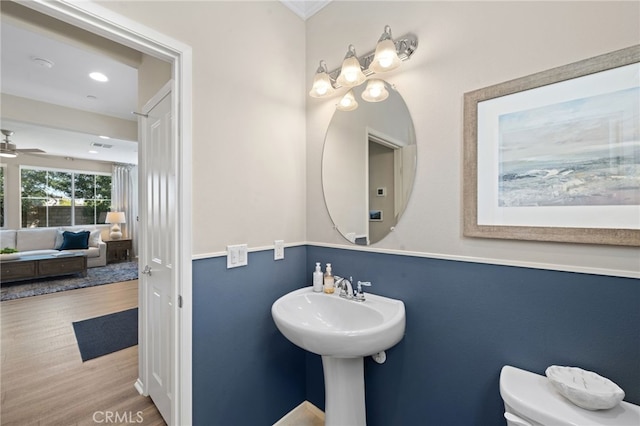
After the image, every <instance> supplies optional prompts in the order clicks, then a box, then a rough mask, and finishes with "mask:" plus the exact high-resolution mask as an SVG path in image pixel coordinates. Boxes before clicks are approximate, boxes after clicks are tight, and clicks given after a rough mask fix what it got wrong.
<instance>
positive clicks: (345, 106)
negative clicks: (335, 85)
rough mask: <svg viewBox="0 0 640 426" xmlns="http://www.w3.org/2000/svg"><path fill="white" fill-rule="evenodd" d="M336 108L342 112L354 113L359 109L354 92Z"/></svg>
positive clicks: (344, 98) (345, 97) (346, 96)
mask: <svg viewBox="0 0 640 426" xmlns="http://www.w3.org/2000/svg"><path fill="white" fill-rule="evenodd" d="M336 108H337V109H339V110H340V111H353V110H354V109H356V108H358V102H357V101H356V98H355V96H353V90H349V91H348V92H347V94H346V95H344V96H343V97H342V99H340V103H339V104H338V105H336Z"/></svg>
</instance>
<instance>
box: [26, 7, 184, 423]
mask: <svg viewBox="0 0 640 426" xmlns="http://www.w3.org/2000/svg"><path fill="white" fill-rule="evenodd" d="M22 4H23V5H25V6H27V7H29V8H32V9H34V10H36V11H38V12H41V13H44V14H46V15H49V16H52V17H54V18H56V19H59V20H61V21H63V22H66V23H68V24H71V25H74V26H77V27H80V28H83V29H85V30H87V31H89V32H92V33H95V34H97V35H100V36H102V37H104V38H107V39H109V40H112V41H114V42H117V43H121V44H123V45H125V46H128V47H130V48H133V49H135V50H138V51H140V52H142V53H145V54H147V55H150V56H153V57H155V58H158V59H162V60H165V61H168V62H171V63H172V74H173V84H172V92H173V99H174V100H175V102H172V105H171V111H172V114H173V117H174V120H175V123H176V125H175V126H174V128H173V130H172V137H173V138H175V141H176V147H177V149H176V151H177V152H176V154H177V156H176V175H175V179H176V199H175V201H176V202H175V212H174V213H175V214H174V215H173V216H172V221H174V226H173V229H174V242H175V246H174V251H175V256H174V259H175V260H174V265H173V276H172V279H173V280H175V283H176V285H175V289H174V294H173V297H174V300H176V301H179V302H178V303H175V304H174V308H173V309H174V311H173V312H174V318H175V321H174V324H173V327H174V331H175V336H176V344H175V348H174V354H173V355H174V356H173V362H172V365H171V370H172V371H173V375H174V377H175V380H174V381H173V383H172V393H173V395H175V398H174V399H173V402H172V404H173V407H172V410H171V418H170V419H167V422H168V424H170V425H181V424H191V423H192V419H191V418H192V385H191V382H192V380H191V377H192V376H191V374H192V373H191V350H192V345H191V329H192V326H191V317H192V304H191V299H192V288H191V284H192V283H191V216H190V211H191V201H192V200H191V174H190V173H189V165H190V164H191V143H192V142H191V107H190V106H191V94H192V88H191V72H192V60H191V48H190V47H189V46H187V45H185V44H183V43H181V42H179V41H177V40H174V39H172V38H170V37H167V36H165V35H163V34H160V33H158V32H157V31H154V30H151V29H149V28H147V27H144V26H143V25H140V24H139V23H136V22H133V21H131V20H130V19H128V18H126V17H123V16H121V15H117V14H115V13H114V12H112V11H110V10H108V9H105V8H103V7H102V6H100V5H98V4H95V3H90V2H86V3H76V4H69V3H66V2H63V1H59V0H52V1H48V2H25V3H22ZM140 143H141V144H144V141H143V140H141V141H140ZM142 179H144V177H142ZM141 208H142V207H141ZM144 226H145V223H140V228H141V229H142V228H144ZM144 238H146V236H145V234H144V233H143V234H141V239H140V244H141V245H143V244H144ZM140 292H141V294H139V299H140V300H143V299H144V298H145V297H146V294H144V292H145V286H144V285H142V286H140ZM143 311H144V309H142V310H141V314H140V317H141V318H142V319H143V321H142V323H141V327H140V333H139V342H140V345H141V346H142V347H146V345H147V342H148V339H149V336H148V335H147V329H146V326H145V324H144V318H146V315H145V313H144V312H143ZM148 364H149V357H148V356H142V355H141V356H140V359H139V375H140V376H139V378H138V380H137V381H136V383H135V386H136V388H137V389H138V391H139V392H140V393H142V394H144V395H146V394H148V388H147V387H148V383H149V378H148V377H145V373H146V372H147V371H148V368H147V367H148Z"/></svg>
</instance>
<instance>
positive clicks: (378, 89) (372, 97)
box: [362, 78, 389, 102]
mask: <svg viewBox="0 0 640 426" xmlns="http://www.w3.org/2000/svg"><path fill="white" fill-rule="evenodd" d="M388 97H389V91H388V90H387V88H386V87H385V85H384V81H382V80H378V79H377V78H374V79H371V80H369V81H368V82H367V88H366V89H364V92H362V99H364V100H365V101H367V102H382V101H384V100H385V99H387V98H388Z"/></svg>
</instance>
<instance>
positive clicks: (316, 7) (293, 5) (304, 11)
mask: <svg viewBox="0 0 640 426" xmlns="http://www.w3.org/2000/svg"><path fill="white" fill-rule="evenodd" d="M280 2H281V3H282V4H284V5H285V6H287V7H288V8H289V9H291V10H292V11H293V12H294V13H295V14H296V15H298V16H299V17H301V18H302V19H304V20H307V19H308V18H311V17H312V16H313V15H315V14H316V13H317V12H318V11H320V9H322V8H323V7H325V6H326V5H328V4H329V3H330V2H331V0H280Z"/></svg>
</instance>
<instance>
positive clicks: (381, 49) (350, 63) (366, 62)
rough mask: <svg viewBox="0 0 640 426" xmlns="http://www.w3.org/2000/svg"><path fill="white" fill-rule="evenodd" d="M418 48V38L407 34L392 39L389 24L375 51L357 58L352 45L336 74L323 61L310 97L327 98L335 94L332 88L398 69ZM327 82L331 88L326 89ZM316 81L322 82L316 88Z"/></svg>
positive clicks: (315, 77) (356, 82)
mask: <svg viewBox="0 0 640 426" xmlns="http://www.w3.org/2000/svg"><path fill="white" fill-rule="evenodd" d="M417 48H418V38H417V37H416V36H415V35H413V34H407V35H405V36H402V37H400V38H397V39H396V40H393V38H392V36H391V27H390V26H389V25H386V26H385V27H384V32H383V33H382V36H380V39H379V41H378V43H377V45H376V48H375V50H372V51H371V52H369V53H366V54H365V55H362V56H360V57H358V56H357V55H356V51H355V48H354V47H353V45H349V50H348V51H347V54H346V56H345V58H344V61H343V63H342V67H340V68H336V69H334V70H333V71H327V67H326V65H325V64H324V61H320V67H319V68H318V70H317V72H316V75H315V76H314V79H313V87H312V89H311V91H310V92H309V95H310V96H312V97H314V98H322V97H328V96H330V95H332V94H333V93H334V90H332V89H338V88H340V87H354V86H357V85H359V84H362V83H363V82H364V81H365V80H366V78H367V77H369V76H371V75H373V74H378V73H381V72H387V71H391V70H392V69H395V68H397V67H398V66H399V65H400V63H401V62H402V61H406V60H408V59H409V58H410V57H411V56H412V55H413V53H414V52H415V51H416V49H417ZM325 75H326V76H325ZM327 80H328V83H329V85H330V86H331V88H329V87H327ZM317 81H322V83H317V84H318V86H316V82H317ZM318 88H320V89H319V90H318Z"/></svg>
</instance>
